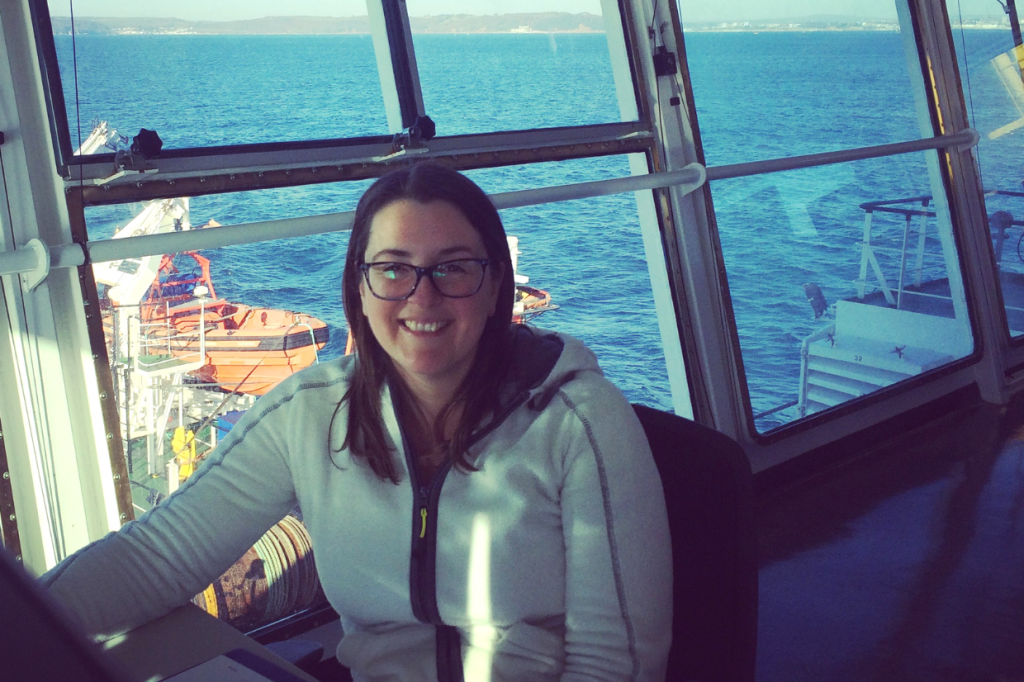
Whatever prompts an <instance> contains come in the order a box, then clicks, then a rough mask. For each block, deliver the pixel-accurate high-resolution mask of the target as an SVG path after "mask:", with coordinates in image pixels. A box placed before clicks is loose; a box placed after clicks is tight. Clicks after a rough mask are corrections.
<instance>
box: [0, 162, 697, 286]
mask: <svg viewBox="0 0 1024 682" xmlns="http://www.w3.org/2000/svg"><path fill="white" fill-rule="evenodd" d="M704 180H705V175H704V168H703V166H701V165H700V164H698V163H693V164H690V165H689V166H686V167H685V168H681V169H679V170H677V171H668V172H664V173H652V174H649V175H634V176H630V177H625V178H613V179H610V180H598V181H595V182H580V183H575V184H571V185H559V186H557V187H544V188H540V189H526V190H519V191H515V192H502V193H500V194H493V195H491V201H492V202H493V203H494V205H495V206H496V207H497V208H499V209H505V208H517V207H522V206H534V205H537V204H547V203H552V202H556V201H569V200H573V199H586V198H590V197H598V196H605V195H608V194H618V193H621V192H635V191H639V190H647V189H654V188H658V187H670V186H675V185H679V186H681V188H682V190H683V191H686V192H692V191H693V190H695V189H697V188H698V187H700V186H701V185H702V184H703V183H704ZM354 218H355V211H345V212H342V213H328V214H325V215H317V216H308V217H304V218H286V219H282V220H266V221H262V222H256V223H245V224H241V225H228V226H224V227H212V228H206V229H198V230H186V231H184V232H168V233H166V234H155V235H146V236H142V237H126V238H124V239H104V240H100V241H93V242H89V243H88V244H86V248H87V249H88V252H89V259H90V261H91V262H93V263H102V262H105V261H114V260H123V259H127V258H142V257H143V256H154V255H157V254H165V253H178V252H181V251H198V250H202V249H215V248H220V247H224V246H235V245H238V244H251V243H255V242H261V241H269V240H271V239H286V238H292V237H307V236H311V235H315V234H324V233H328V232H342V231H345V230H349V229H351V228H352V221H353V219H354ZM75 249H78V250H79V256H80V258H79V256H76V255H75V253H74V251H75ZM80 249H81V247H79V246H78V245H77V244H70V245H67V246H61V247H54V248H53V249H52V250H51V267H71V266H73V265H81V264H82V263H83V262H84V254H81V251H80ZM53 253H59V254H60V256H59V258H54V257H53V256H52V254H53ZM30 255H31V254H30ZM4 257H10V258H9V260H7V261H3V260H0V275H6V274H14V273H17V272H27V271H30V270H32V269H34V267H35V264H36V259H35V258H30V257H29V256H24V255H23V254H22V253H21V251H15V252H12V253H0V259H3V258H4ZM58 260H59V262H58ZM75 260H77V262H74V261H75ZM22 261H24V262H22ZM5 263H9V264H10V267H5Z"/></svg>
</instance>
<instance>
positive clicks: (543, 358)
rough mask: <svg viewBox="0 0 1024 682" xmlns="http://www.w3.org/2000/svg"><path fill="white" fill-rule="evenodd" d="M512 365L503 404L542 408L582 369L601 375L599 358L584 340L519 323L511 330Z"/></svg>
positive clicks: (503, 391)
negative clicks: (580, 340) (524, 404)
mask: <svg viewBox="0 0 1024 682" xmlns="http://www.w3.org/2000/svg"><path fill="white" fill-rule="evenodd" d="M512 335H513V339H512V349H513V350H512V367H511V369H510V370H509V375H508V379H507V380H506V383H505V387H504V388H503V390H502V404H503V405H506V406H514V405H518V404H520V403H521V402H523V401H524V400H525V401H527V405H528V406H529V407H530V409H534V410H542V409H544V408H545V407H546V406H547V404H548V403H549V402H550V401H551V398H552V397H553V396H554V394H555V393H556V392H557V391H558V389H559V388H561V387H562V386H564V385H565V384H566V383H568V382H570V381H572V380H573V379H574V378H575V377H576V375H577V374H578V373H579V372H597V373H598V374H602V372H601V368H600V367H599V366H598V364H597V357H596V356H595V355H594V353H593V352H591V350H590V349H589V348H587V347H586V346H584V345H583V344H582V343H581V342H579V341H577V340H576V339H574V338H573V337H571V336H567V335H566V334H560V333H558V332H552V331H547V330H544V329H537V328H535V327H527V326H525V325H516V326H515V327H513V329H512Z"/></svg>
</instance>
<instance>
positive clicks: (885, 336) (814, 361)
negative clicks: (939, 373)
mask: <svg viewBox="0 0 1024 682" xmlns="http://www.w3.org/2000/svg"><path fill="white" fill-rule="evenodd" d="M965 339H966V341H965ZM969 351H970V345H969V334H965V332H964V330H963V328H962V325H961V324H960V323H958V322H957V321H956V320H953V319H949V318H943V317H935V316H932V315H922V314H920V313H914V312H910V311H906V310H895V309H893V308H886V307H881V306H876V305H867V304H863V303H857V302H854V301H840V302H838V303H837V304H836V319H835V323H834V324H832V325H829V326H828V327H825V328H823V329H820V330H818V331H817V332H815V333H814V334H812V335H811V336H809V337H807V338H806V339H805V340H804V343H803V348H802V349H801V365H800V397H799V401H798V404H797V409H798V414H799V415H800V416H801V417H803V416H806V415H809V414H814V413H815V412H820V411H821V410H824V409H826V408H829V407H833V406H835V405H839V404H840V403H844V402H846V401H848V400H852V399H854V398H859V397H860V396H863V395H867V394H868V393H872V392H874V391H876V390H878V389H880V388H885V387H886V386H891V385H892V384H895V383H896V382H898V381H902V380H904V379H907V378H910V377H912V376H915V375H918V374H921V373H922V372H926V371H928V370H930V369H934V368H935V367H939V366H940V365H943V364H946V363H948V362H950V361H951V360H953V359H955V358H958V357H962V356H963V355H965V354H966V353H967V352H969Z"/></svg>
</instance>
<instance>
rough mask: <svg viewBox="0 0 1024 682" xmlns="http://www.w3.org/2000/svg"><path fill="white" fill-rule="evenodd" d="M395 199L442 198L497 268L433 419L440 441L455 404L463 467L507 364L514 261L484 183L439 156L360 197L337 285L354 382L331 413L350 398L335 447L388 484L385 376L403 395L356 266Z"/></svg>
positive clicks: (458, 462)
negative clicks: (462, 360)
mask: <svg viewBox="0 0 1024 682" xmlns="http://www.w3.org/2000/svg"><path fill="white" fill-rule="evenodd" d="M401 199H411V200H413V201H417V202H420V203H424V204H426V203H430V202H433V201H444V202H447V203H449V204H451V205H452V206H454V207H456V208H457V209H459V211H460V212H461V213H462V214H463V215H464V216H465V217H466V220H468V221H469V223H470V225H472V226H473V228H474V229H475V230H476V231H477V233H478V234H479V235H480V239H481V241H483V244H484V247H485V248H486V250H487V258H488V260H489V261H490V263H491V265H490V268H491V270H490V272H491V273H492V275H493V274H494V273H499V272H500V273H501V280H500V281H499V282H498V300H497V305H496V307H495V312H494V314H493V315H491V317H490V318H488V320H487V322H486V323H485V325H484V330H483V333H482V334H481V336H480V342H479V344H478V345H477V351H476V356H475V358H474V360H473V364H472V366H471V367H470V370H469V373H468V374H467V375H466V378H465V379H464V380H463V382H462V385H461V386H459V388H458V390H457V391H456V393H455V396H454V397H453V398H452V401H451V402H450V403H449V404H448V405H447V406H446V407H445V409H443V410H442V411H441V413H440V414H439V415H438V417H437V421H436V423H435V424H434V425H433V428H434V432H435V435H436V437H437V438H438V441H439V442H440V441H443V440H444V424H445V420H446V418H447V417H448V415H449V414H450V413H451V410H452V409H453V408H454V407H455V406H457V405H460V404H461V406H462V415H461V418H460V420H459V423H458V424H457V426H456V428H455V431H454V434H453V435H452V437H451V439H450V440H449V441H448V442H447V443H446V445H447V456H448V459H449V460H450V461H451V462H452V464H453V465H454V466H456V467H459V468H460V469H462V470H465V471H471V470H473V469H474V467H473V465H472V464H471V462H470V461H469V459H468V452H467V445H466V444H467V442H468V441H469V437H470V435H471V434H472V432H473V430H474V429H475V428H477V427H478V426H479V425H480V422H481V421H482V420H483V418H484V417H485V416H486V415H487V414H488V413H490V412H493V411H495V410H496V409H497V403H498V393H499V386H500V384H501V381H502V379H503V377H504V374H505V371H506V369H507V367H508V365H509V364H510V363H509V358H510V356H511V350H510V349H511V333H510V325H511V322H512V304H513V299H514V296H515V282H514V279H513V277H514V273H513V272H512V260H511V257H510V256H509V250H508V241H507V240H506V238H505V228H504V227H503V226H502V224H501V218H500V217H499V216H498V211H497V210H496V209H495V208H494V205H493V204H492V203H491V200H490V199H489V198H488V197H487V195H486V194H484V192H483V190H481V189H480V188H479V187H477V186H476V184H474V183H473V181H472V180H470V179H469V178H467V177H466V176H464V175H462V174H460V173H457V172H456V171H453V170H451V169H450V168H446V167H445V166H442V165H439V164H437V163H432V162H425V163H418V164H415V165H411V166H407V167H404V168H401V169H399V170H395V171H392V172H391V173H388V174H387V175H385V176H383V177H381V178H380V179H378V180H377V181H376V182H375V183H373V185H371V186H370V188H369V189H368V190H366V193H365V194H364V195H363V196H362V198H361V199H360V200H359V205H358V206H357V207H356V216H355V221H354V222H353V224H352V235H351V236H350V237H349V242H348V254H347V256H346V257H345V272H344V274H343V275H342V285H341V286H342V300H343V302H344V305H345V317H346V319H347V320H348V326H349V330H350V331H351V333H352V337H353V339H354V340H355V345H356V349H357V351H356V361H355V369H354V372H353V376H352V384H351V386H350V387H349V389H348V392H347V393H346V394H345V396H344V397H343V398H342V399H341V402H340V403H339V404H338V408H337V409H336V411H335V414H337V410H338V409H341V407H342V406H343V405H344V404H345V403H346V402H347V403H348V428H347V432H346V434H345V441H344V442H343V443H342V445H341V447H342V448H345V447H348V448H349V450H350V451H351V453H352V455H353V457H361V458H365V459H366V460H367V463H368V464H369V465H370V468H371V469H373V472H374V473H375V474H377V476H379V477H380V478H381V479H384V480H389V481H391V482H392V483H398V482H399V474H398V472H399V469H398V467H397V466H396V463H395V461H394V457H393V455H392V451H391V448H389V447H388V441H387V438H386V435H385V432H384V423H383V419H382V413H381V391H382V388H383V385H384V382H385V381H388V382H389V384H390V386H391V388H392V392H393V394H394V393H396V392H397V393H398V394H399V395H397V396H395V397H396V398H397V399H406V400H408V399H409V398H408V395H407V392H406V389H405V385H404V383H403V382H402V380H401V378H400V377H399V376H398V373H397V372H396V371H395V370H394V366H393V365H392V362H391V358H390V357H388V355H387V353H385V352H384V350H383V349H382V348H381V346H380V344H378V343H377V339H376V338H375V337H374V335H373V332H372V331H371V330H370V325H369V323H368V321H367V319H366V316H365V315H363V306H362V298H361V297H360V295H359V283H360V278H361V277H362V272H361V270H360V267H359V266H361V265H362V264H363V258H364V256H365V254H366V246H367V244H368V242H369V240H370V225H371V223H372V222H373V218H374V216H376V215H377V213H378V212H379V211H381V209H383V208H384V207H386V206H388V205H389V204H392V203H394V202H395V201H399V200H401ZM332 428H333V420H332Z"/></svg>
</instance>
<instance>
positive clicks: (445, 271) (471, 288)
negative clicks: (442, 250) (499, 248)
mask: <svg viewBox="0 0 1024 682" xmlns="http://www.w3.org/2000/svg"><path fill="white" fill-rule="evenodd" d="M489 262H490V261H488V260H485V259H482V258H458V259H455V260H446V261H444V262H443V263H437V264H435V265H431V266H428V267H425V268H421V267H417V266H415V265H410V264H409V263H393V262H390V261H381V262H377V263H363V264H362V265H360V266H359V269H360V270H362V271H363V277H364V278H365V279H366V286H368V287H369V288H370V293H371V294H373V295H374V296H376V297H377V298H380V299H383V300H385V301H403V300H405V299H407V298H409V297H410V296H412V295H413V293H415V291H416V287H418V286H419V285H420V280H421V279H423V277H424V275H428V274H429V275H430V282H431V284H433V285H434V288H435V289H436V290H437V292H438V293H439V294H441V295H442V296H447V297H448V298H466V297H467V296H472V295H473V294H475V293H476V292H478V291H480V287H481V286H483V283H484V271H486V269H487V264H488V263H489Z"/></svg>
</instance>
